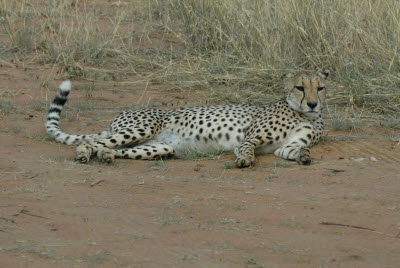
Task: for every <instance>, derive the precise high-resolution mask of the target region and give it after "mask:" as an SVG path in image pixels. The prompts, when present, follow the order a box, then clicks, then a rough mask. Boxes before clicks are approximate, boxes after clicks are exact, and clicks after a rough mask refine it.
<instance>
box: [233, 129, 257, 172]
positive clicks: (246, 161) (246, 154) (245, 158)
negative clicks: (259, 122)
mask: <svg viewBox="0 0 400 268" xmlns="http://www.w3.org/2000/svg"><path fill="white" fill-rule="evenodd" d="M261 140H262V139H261V137H258V136H256V137H253V136H247V137H246V138H245V139H244V140H243V141H242V143H241V144H240V145H239V147H238V148H236V149H235V154H236V157H237V158H236V161H235V162H236V166H237V167H239V168H244V167H250V166H254V164H255V156H254V150H255V149H256V147H257V146H258V145H259V144H260V143H261Z"/></svg>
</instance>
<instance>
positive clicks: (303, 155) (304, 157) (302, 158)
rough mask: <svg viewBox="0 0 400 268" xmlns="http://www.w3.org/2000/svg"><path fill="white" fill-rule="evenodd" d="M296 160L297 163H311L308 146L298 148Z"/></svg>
mask: <svg viewBox="0 0 400 268" xmlns="http://www.w3.org/2000/svg"><path fill="white" fill-rule="evenodd" d="M296 162H297V163H298V164H299V165H307V166H308V165H310V164H311V155H310V150H309V149H308V148H302V149H300V152H299V156H298V157H297V159H296Z"/></svg>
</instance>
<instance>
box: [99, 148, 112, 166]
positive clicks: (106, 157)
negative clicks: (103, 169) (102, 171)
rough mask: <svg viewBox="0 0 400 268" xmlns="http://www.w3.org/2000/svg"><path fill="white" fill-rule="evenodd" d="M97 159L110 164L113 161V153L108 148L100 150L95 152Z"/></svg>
mask: <svg viewBox="0 0 400 268" xmlns="http://www.w3.org/2000/svg"><path fill="white" fill-rule="evenodd" d="M97 157H98V158H99V159H100V160H101V161H103V162H106V163H108V164H111V163H113V162H114V160H115V153H114V152H113V150H111V149H109V148H102V149H100V150H99V151H98V152H97Z"/></svg>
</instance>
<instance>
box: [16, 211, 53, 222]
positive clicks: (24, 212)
mask: <svg viewBox="0 0 400 268" xmlns="http://www.w3.org/2000/svg"><path fill="white" fill-rule="evenodd" d="M28 212H29V210H26V209H21V211H20V212H18V213H16V214H14V215H13V216H19V214H25V215H28V216H32V217H37V218H42V219H47V220H48V219H49V218H46V217H43V216H40V215H35V214H31V213H28Z"/></svg>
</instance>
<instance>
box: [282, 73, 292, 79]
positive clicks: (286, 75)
mask: <svg viewBox="0 0 400 268" xmlns="http://www.w3.org/2000/svg"><path fill="white" fill-rule="evenodd" d="M293 76H294V73H288V74H284V75H282V77H281V78H282V79H286V78H291V77H293Z"/></svg>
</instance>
